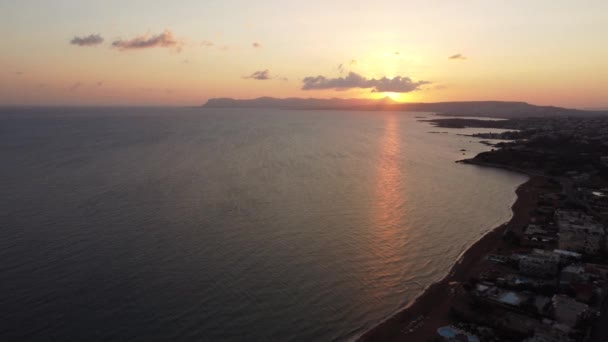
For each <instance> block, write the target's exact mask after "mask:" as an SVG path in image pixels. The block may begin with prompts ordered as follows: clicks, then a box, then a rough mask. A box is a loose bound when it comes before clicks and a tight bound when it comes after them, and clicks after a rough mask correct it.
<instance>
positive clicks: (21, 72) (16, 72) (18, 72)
mask: <svg viewBox="0 0 608 342" xmlns="http://www.w3.org/2000/svg"><path fill="white" fill-rule="evenodd" d="M13 74H15V75H17V76H23V74H25V73H24V72H23V71H15V72H13Z"/></svg>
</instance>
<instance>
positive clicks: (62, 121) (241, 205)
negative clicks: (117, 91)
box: [0, 108, 526, 341]
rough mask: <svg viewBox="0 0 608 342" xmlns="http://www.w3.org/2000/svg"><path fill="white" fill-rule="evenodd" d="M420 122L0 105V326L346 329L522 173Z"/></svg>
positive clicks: (384, 310) (501, 205)
mask: <svg viewBox="0 0 608 342" xmlns="http://www.w3.org/2000/svg"><path fill="white" fill-rule="evenodd" d="M417 116H427V117H429V116H430V114H421V113H417V114H415V113H388V112H347V111H280V110H258V109H256V110H244V109H213V110H210V109H200V108H149V109H144V108H137V109H135V108H131V109H129V108H105V109H99V108H33V109H2V110H0V165H1V167H0V194H1V195H0V340H2V341H12V340H14V341H343V340H350V339H353V338H355V337H356V336H358V335H360V334H361V333H363V332H365V331H366V330H368V329H369V328H371V327H373V326H374V325H375V324H376V323H378V322H379V321H381V320H383V319H384V318H386V317H388V316H389V315H391V314H393V313H394V312H396V311H397V310H398V309H400V308H402V307H403V306H404V305H406V304H407V303H408V301H410V300H412V299H413V298H414V297H415V296H416V295H418V294H419V293H420V292H421V290H422V287H424V286H426V285H428V284H430V283H432V282H434V281H437V280H439V279H440V278H442V277H443V276H444V275H445V274H446V273H447V272H448V270H449V268H450V267H451V265H453V264H454V262H455V261H456V260H457V258H458V257H459V255H460V254H461V253H462V252H463V251H464V250H465V249H466V248H467V246H469V245H471V244H472V243H474V242H475V241H476V240H477V239H478V238H479V237H480V236H481V235H483V234H484V233H485V232H487V231H488V230H489V229H491V228H492V227H494V226H496V225H498V224H500V223H502V222H505V221H507V220H508V219H509V218H510V215H511V211H510V206H511V204H512V203H513V201H514V200H515V193H514V190H515V188H516V187H517V186H518V185H519V184H521V183H523V182H524V181H525V179H526V178H525V177H524V176H522V175H518V174H514V173H509V172H506V171H501V170H494V169H490V168H480V167H476V166H471V165H461V164H456V163H454V161H455V160H458V159H462V158H466V157H472V156H474V155H475V154H476V153H478V152H480V151H483V150H486V149H488V147H486V146H484V145H481V144H479V143H478V142H477V139H473V138H469V137H464V136H460V135H458V134H462V133H469V132H472V131H471V130H468V129H467V130H451V129H442V128H435V127H431V126H430V125H429V124H428V123H424V122H419V121H418V120H419V119H420V118H417ZM429 131H442V132H448V133H440V134H431V133H428V132H429ZM461 149H465V150H467V151H460V150H461Z"/></svg>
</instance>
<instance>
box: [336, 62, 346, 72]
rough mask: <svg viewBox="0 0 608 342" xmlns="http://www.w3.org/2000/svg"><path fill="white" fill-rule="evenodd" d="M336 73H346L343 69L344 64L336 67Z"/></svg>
mask: <svg viewBox="0 0 608 342" xmlns="http://www.w3.org/2000/svg"><path fill="white" fill-rule="evenodd" d="M338 71H339V72H340V73H341V74H343V73H344V71H346V70H345V68H344V64H342V63H340V65H338Z"/></svg>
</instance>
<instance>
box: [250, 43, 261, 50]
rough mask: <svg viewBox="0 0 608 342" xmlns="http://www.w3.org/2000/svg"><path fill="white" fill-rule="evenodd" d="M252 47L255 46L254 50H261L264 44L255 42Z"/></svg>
mask: <svg viewBox="0 0 608 342" xmlns="http://www.w3.org/2000/svg"><path fill="white" fill-rule="evenodd" d="M251 46H253V47H254V48H256V49H257V48H261V47H262V44H260V43H258V42H254V43H253V44H251Z"/></svg>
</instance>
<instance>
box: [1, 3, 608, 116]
mask: <svg viewBox="0 0 608 342" xmlns="http://www.w3.org/2000/svg"><path fill="white" fill-rule="evenodd" d="M606 13H608V2H607V1H599V0H598V1H580V2H574V1H556V0H553V1H548V0H547V1H540V0H539V1H534V2H531V1H519V0H517V1H509V2H505V1H481V0H479V1H460V2H458V3H455V2H446V1H376V2H356V1H332V2H331V3H330V4H328V3H327V2H324V1H308V2H306V3H304V2H299V3H298V4H296V3H293V2H289V3H286V2H284V1H257V2H251V1H238V0H225V1H195V0H183V1H179V2H175V3H171V2H166V1H162V2H161V1H155V0H149V1H142V0H133V1H128V2H125V1H116V0H110V1H68V0H57V1H52V2H50V1H43V0H38V1H33V0H22V1H10V2H9V1H5V2H2V3H0V31H1V32H2V33H3V36H4V37H7V39H6V41H5V42H3V45H2V47H1V48H0V49H1V50H2V51H1V53H0V75H2V76H1V77H0V105H20V104H24V105H45V104H55V105H64V104H68V105H199V104H202V103H204V102H205V101H206V99H208V98H210V97H237V98H251V97H258V96H275V97H288V96H293V97H384V96H387V95H388V96H391V97H393V98H395V99H397V100H400V101H429V102H430V101H453V100H462V101H466V100H517V101H527V102H530V103H534V104H552V105H560V106H567V107H576V108H593V107H608V44H606V43H605V41H606V38H605V36H606V34H608V20H606ZM450 57H453V58H450ZM349 73H354V75H355V76H354V77H352V78H348V75H349ZM317 76H322V77H323V78H322V79H313V78H315V77H317ZM303 88H307V90H305V89H303ZM389 90H390V91H389Z"/></svg>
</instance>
